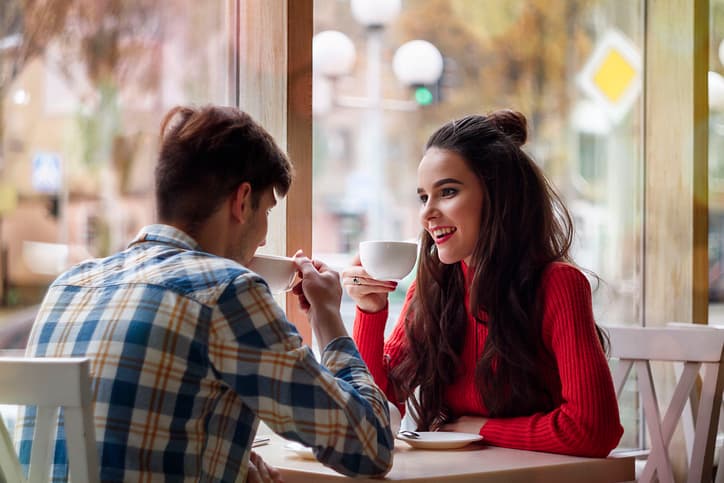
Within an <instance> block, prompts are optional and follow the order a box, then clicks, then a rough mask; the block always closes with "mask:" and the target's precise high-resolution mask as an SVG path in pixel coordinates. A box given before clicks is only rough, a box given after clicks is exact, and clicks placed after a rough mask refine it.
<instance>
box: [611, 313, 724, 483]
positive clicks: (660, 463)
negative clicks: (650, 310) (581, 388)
mask: <svg viewBox="0 0 724 483" xmlns="http://www.w3.org/2000/svg"><path fill="white" fill-rule="evenodd" d="M607 330H608V333H609V337H610V339H611V355H612V356H613V357H614V358H616V359H618V360H619V361H618V364H617V365H616V368H615V369H614V373H613V380H614V385H615V388H616V394H617V395H618V396H620V395H621V393H622V391H623V387H624V383H625V382H626V379H627V378H628V375H629V374H630V373H631V372H632V369H634V370H635V373H636V377H637V381H638V389H639V394H640V397H641V404H642V407H643V412H644V419H645V420H646V426H647V428H648V430H649V436H650V445H651V451H650V453H649V456H648V458H647V460H646V465H645V466H644V469H643V472H642V473H641V475H640V476H639V478H638V481H641V482H649V481H657V480H658V481H660V482H662V483H668V482H671V483H673V482H674V472H673V468H672V465H671V461H670V458H669V451H668V447H669V444H670V442H671V438H672V436H673V434H674V430H675V429H676V426H677V424H678V423H679V420H680V419H681V417H682V413H683V412H684V408H685V407H686V405H687V403H691V401H692V399H691V395H692V394H695V393H697V391H696V387H695V384H696V383H697V380H698V377H699V373H700V371H701V373H702V374H703V376H702V378H701V388H700V391H698V396H699V397H698V398H697V399H698V400H697V401H696V403H697V404H696V409H695V413H696V416H695V418H694V420H695V427H694V440H693V446H692V448H691V460H690V464H689V469H688V476H687V481H689V482H703V481H711V477H712V474H713V473H712V464H713V457H714V444H715V439H716V432H717V425H718V421H719V407H720V405H721V400H722V399H721V398H722V387H723V386H724V371H722V353H723V351H722V349H723V348H724V339H723V338H722V337H721V336H720V335H719V334H720V333H719V332H718V331H717V330H716V329H706V328H700V327H696V328H693V327H692V328H688V327H681V326H677V327H607ZM652 361H662V362H671V363H676V364H678V365H679V366H680V367H681V366H683V369H681V370H678V371H676V372H677V380H676V384H675V385H674V391H673V395H672V397H671V400H670V402H669V405H668V407H667V408H665V411H664V416H663V418H662V417H661V412H660V411H659V399H658V395H657V392H656V388H655V386H654V380H653V377H652V372H651V362H652Z"/></svg>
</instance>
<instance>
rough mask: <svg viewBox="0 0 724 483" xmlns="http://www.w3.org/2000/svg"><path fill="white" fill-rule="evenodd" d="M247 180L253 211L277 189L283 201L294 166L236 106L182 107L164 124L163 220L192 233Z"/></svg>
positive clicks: (159, 172)
mask: <svg viewBox="0 0 724 483" xmlns="http://www.w3.org/2000/svg"><path fill="white" fill-rule="evenodd" d="M243 182H248V183H249V184H250V185H251V187H252V207H253V208H255V209H256V208H257V207H258V205H259V198H260V196H261V194H262V193H263V192H264V191H266V190H267V189H268V188H270V187H272V188H273V189H274V191H275V193H276V195H277V196H279V197H283V196H285V195H286V194H287V192H288V191H289V187H290V185H291V182H292V165H291V163H290V162H289V160H288V159H287V156H286V155H285V154H284V152H283V151H282V150H281V149H279V147H278V146H277V145H276V143H275V142H274V139H273V138H272V137H271V135H270V134H269V133H268V132H267V131H266V130H265V129H264V128H263V127H261V126H260V125H259V124H257V123H256V122H255V121H254V120H253V119H252V118H251V116H249V115H248V114H247V113H245V112H243V111H241V110H240V109H237V108H234V107H222V106H204V107H188V106H177V107H174V108H173V109H171V110H170V111H169V112H168V113H167V114H166V116H165V117H164V119H163V121H162V122H161V148H160V151H159V156H158V163H157V165H156V209H157V213H158V217H159V220H160V221H161V222H169V221H173V222H177V223H182V224H183V225H184V228H185V229H186V230H187V231H188V232H189V234H190V235H194V234H195V231H196V230H197V229H198V227H199V226H200V225H201V224H202V223H203V222H204V221H205V220H206V219H207V218H208V217H209V216H210V215H211V214H212V213H213V212H214V211H215V210H216V209H217V208H218V207H219V205H220V204H221V203H222V202H223V201H224V200H225V199H227V198H228V197H229V196H230V195H231V194H232V193H233V192H234V190H236V189H237V188H238V187H239V185H240V184H241V183H243Z"/></svg>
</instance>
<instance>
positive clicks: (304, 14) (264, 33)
mask: <svg viewBox="0 0 724 483" xmlns="http://www.w3.org/2000/svg"><path fill="white" fill-rule="evenodd" d="M238 24H239V29H238V42H237V44H238V57H237V61H238V84H237V89H238V103H239V107H240V108H241V109H243V110H244V111H246V112H248V113H249V114H251V115H252V116H253V117H254V119H256V120H257V121H258V122H259V123H261V125H262V126H264V127H265V128H266V129H267V130H268V131H269V132H270V133H271V134H272V135H273V136H274V139H276V141H277V143H278V144H279V146H281V147H282V148H283V149H285V150H286V152H287V153H288V154H289V157H290V159H291V160H292V163H293V164H294V168H295V172H296V176H295V179H294V182H293V184H292V189H291V191H290V192H289V194H288V196H287V197H286V198H285V200H284V202H282V203H279V205H278V206H277V207H276V208H274V210H272V214H271V216H270V219H269V234H268V236H267V247H265V248H264V250H263V251H265V252H269V253H277V254H287V255H293V254H294V253H295V252H296V251H297V249H300V248H301V249H302V250H304V252H305V253H306V254H307V255H309V256H311V255H312V31H313V23H312V0H239V3H238ZM279 302H280V303H281V304H282V305H283V306H284V305H286V308H287V315H288V317H289V319H290V320H291V321H292V322H294V324H295V325H296V326H297V328H298V329H299V332H300V333H301V334H302V337H303V338H304V340H305V341H306V342H307V343H308V344H311V341H312V337H311V328H310V327H309V324H308V323H307V320H306V316H305V315H304V314H303V313H302V312H301V311H299V310H298V304H297V301H296V297H293V296H291V295H287V297H286V298H284V297H282V298H281V299H280V300H279Z"/></svg>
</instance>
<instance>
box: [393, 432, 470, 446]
mask: <svg viewBox="0 0 724 483" xmlns="http://www.w3.org/2000/svg"><path fill="white" fill-rule="evenodd" d="M417 434H419V435H420V437H419V438H410V437H408V436H404V435H402V434H399V433H398V434H397V436H396V438H397V439H399V440H402V441H404V442H405V443H407V444H409V445H410V446H412V447H413V448H420V449H455V448H462V447H463V446H467V445H468V444H470V443H474V442H475V441H480V440H482V439H483V437H482V436H480V435H479V434H474V433H456V432H452V431H417Z"/></svg>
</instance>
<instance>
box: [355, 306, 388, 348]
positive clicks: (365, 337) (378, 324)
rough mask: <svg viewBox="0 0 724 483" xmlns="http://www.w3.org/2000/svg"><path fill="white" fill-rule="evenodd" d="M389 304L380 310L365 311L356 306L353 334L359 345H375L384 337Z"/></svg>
mask: <svg viewBox="0 0 724 483" xmlns="http://www.w3.org/2000/svg"><path fill="white" fill-rule="evenodd" d="M388 313H389V305H385V308H384V309H382V310H380V311H379V312H365V311H364V310H362V309H360V308H359V307H355V317H354V328H353V329H352V335H353V338H354V340H355V342H357V346H358V347H375V346H376V345H377V344H378V343H379V342H378V341H379V339H380V338H382V339H384V334H385V326H386V325H387V315H388Z"/></svg>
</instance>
